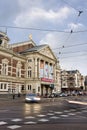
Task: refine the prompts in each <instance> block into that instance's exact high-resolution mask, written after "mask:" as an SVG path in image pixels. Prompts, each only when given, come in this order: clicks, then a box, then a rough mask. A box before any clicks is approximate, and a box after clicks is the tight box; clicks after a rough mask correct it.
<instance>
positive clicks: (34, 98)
mask: <svg viewBox="0 0 87 130" xmlns="http://www.w3.org/2000/svg"><path fill="white" fill-rule="evenodd" d="M40 100H41V98H40V96H38V95H37V94H34V93H29V94H26V97H25V102H40Z"/></svg>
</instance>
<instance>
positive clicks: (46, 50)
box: [39, 46, 56, 59]
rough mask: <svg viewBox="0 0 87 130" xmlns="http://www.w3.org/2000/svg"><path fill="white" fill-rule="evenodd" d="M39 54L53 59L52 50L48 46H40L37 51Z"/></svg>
mask: <svg viewBox="0 0 87 130" xmlns="http://www.w3.org/2000/svg"><path fill="white" fill-rule="evenodd" d="M39 53H40V54H42V55H44V56H47V57H49V58H51V59H55V58H56V57H55V55H54V53H53V52H52V50H51V49H50V47H49V46H46V47H44V48H42V49H41V50H40V51H39Z"/></svg>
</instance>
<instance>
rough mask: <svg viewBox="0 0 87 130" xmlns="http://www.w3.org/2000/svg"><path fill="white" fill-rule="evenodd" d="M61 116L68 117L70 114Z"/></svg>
mask: <svg viewBox="0 0 87 130" xmlns="http://www.w3.org/2000/svg"><path fill="white" fill-rule="evenodd" d="M60 116H61V117H68V116H69V115H60Z"/></svg>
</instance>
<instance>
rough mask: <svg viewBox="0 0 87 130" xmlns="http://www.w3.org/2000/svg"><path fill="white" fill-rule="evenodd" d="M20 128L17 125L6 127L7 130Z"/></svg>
mask: <svg viewBox="0 0 87 130" xmlns="http://www.w3.org/2000/svg"><path fill="white" fill-rule="evenodd" d="M20 127H22V126H19V125H11V126H8V127H7V128H9V129H12V130H14V129H17V128H20Z"/></svg>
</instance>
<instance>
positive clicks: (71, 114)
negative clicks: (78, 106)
mask: <svg viewBox="0 0 87 130" xmlns="http://www.w3.org/2000/svg"><path fill="white" fill-rule="evenodd" d="M68 115H70V116H73V115H76V114H75V113H68Z"/></svg>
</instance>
